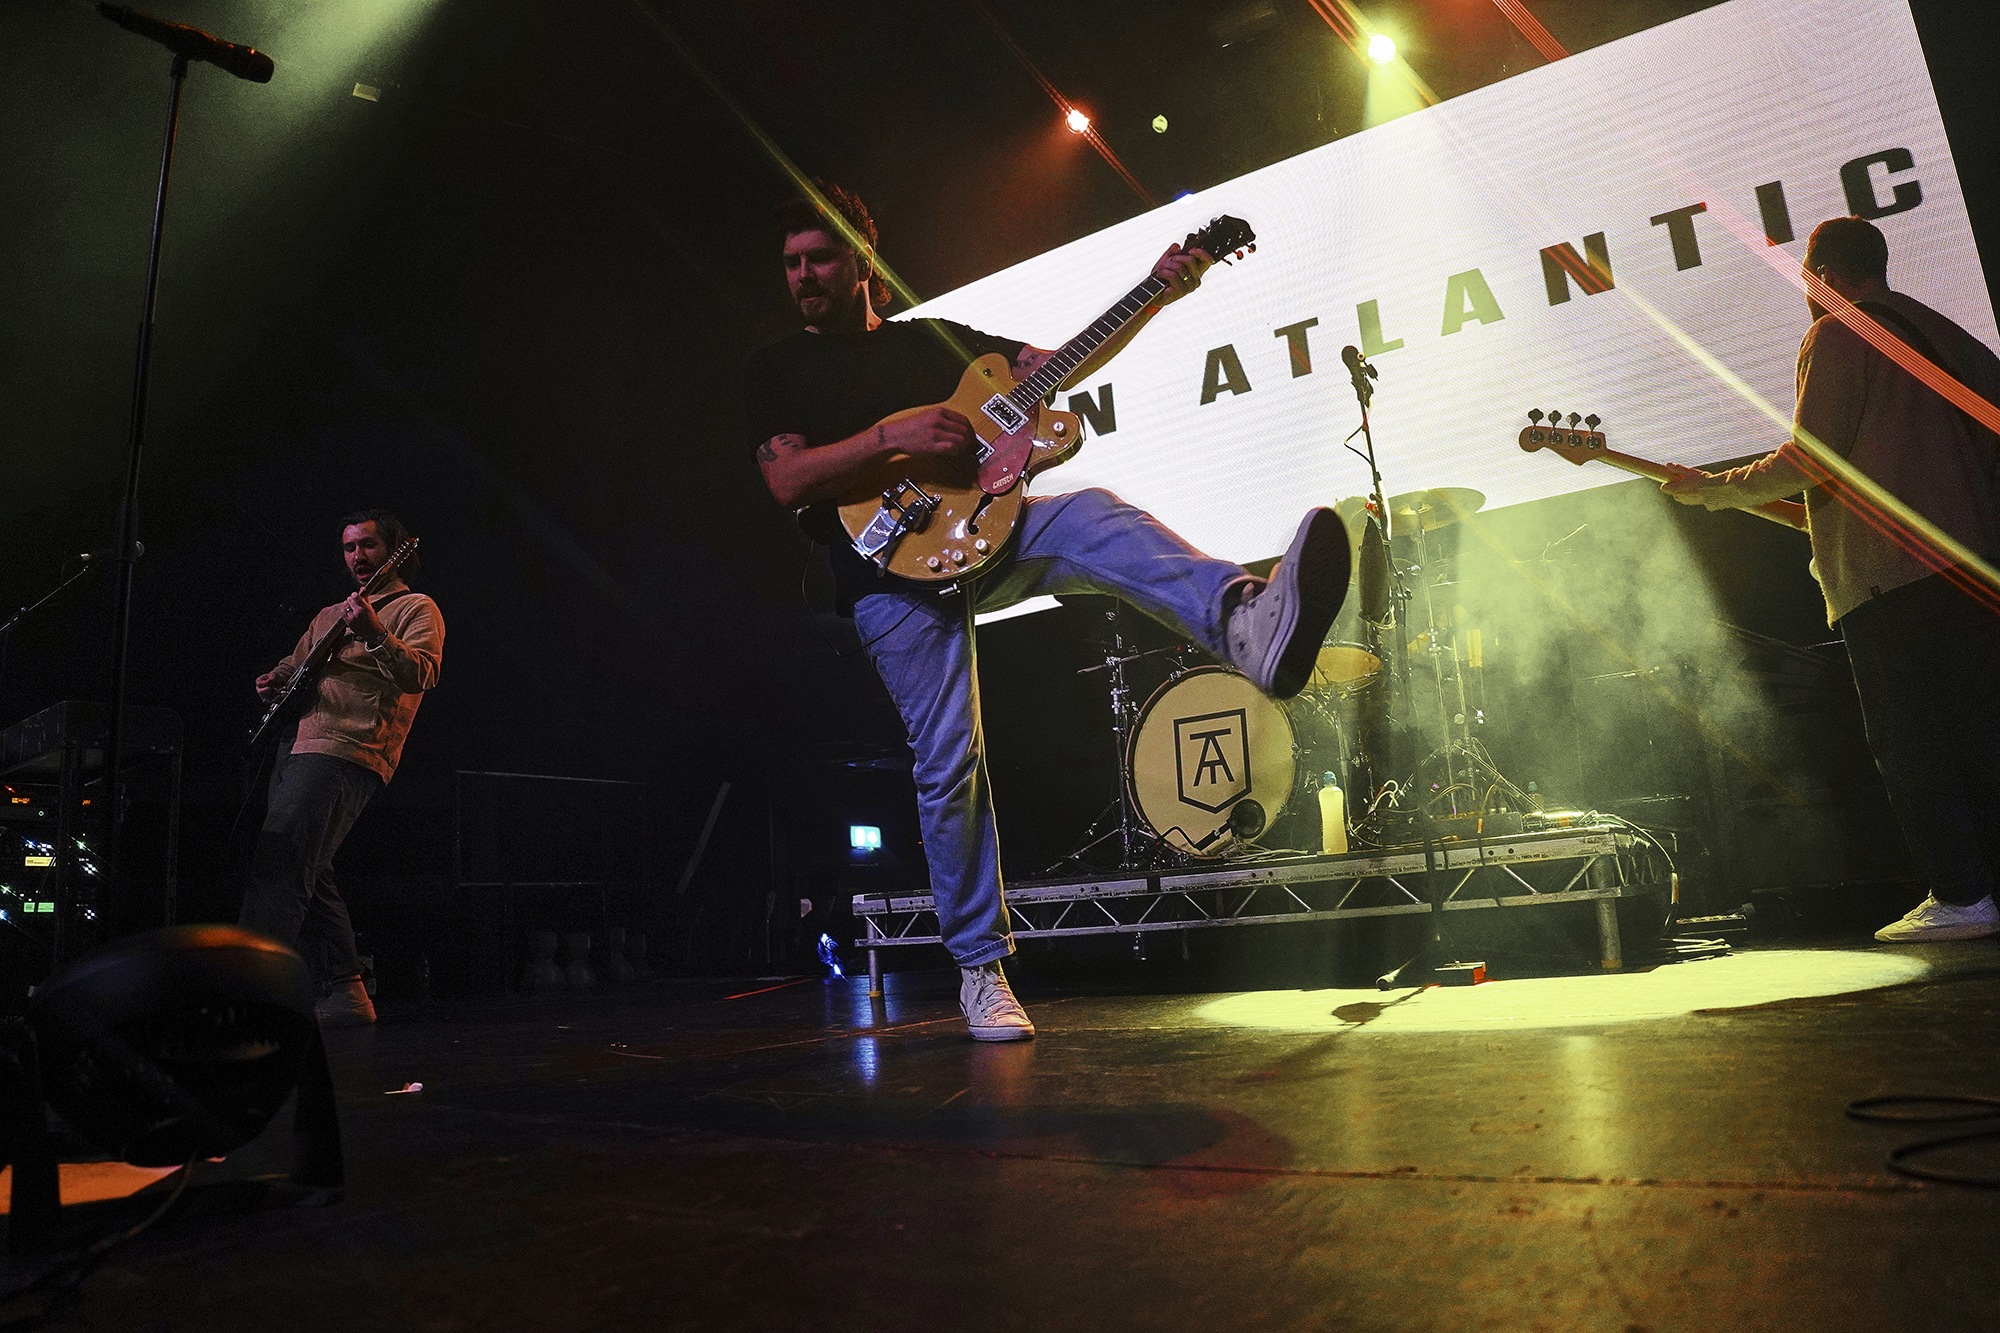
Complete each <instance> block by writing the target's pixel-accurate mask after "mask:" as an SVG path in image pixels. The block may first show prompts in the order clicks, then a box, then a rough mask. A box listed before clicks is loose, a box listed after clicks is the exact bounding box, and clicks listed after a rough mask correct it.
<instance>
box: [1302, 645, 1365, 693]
mask: <svg viewBox="0 0 2000 1333" xmlns="http://www.w3.org/2000/svg"><path fill="white" fill-rule="evenodd" d="M1381 670H1382V659H1381V658H1379V657H1377V656H1375V654H1373V653H1371V652H1369V651H1368V650H1367V649H1366V648H1357V647H1355V646H1354V645H1353V644H1347V643H1329V644H1326V645H1324V646H1323V647H1322V648H1321V649H1320V650H1319V657H1318V660H1316V661H1315V662H1314V663H1313V671H1312V679H1311V680H1310V681H1309V682H1308V683H1307V687H1306V688H1308V689H1313V690H1334V691H1338V692H1342V693H1345V692H1347V691H1349V690H1358V689H1360V688H1361V687H1362V686H1364V685H1366V684H1368V682H1369V681H1372V680H1374V679H1375V676H1376V674H1377V673H1378V672H1380V671H1381Z"/></svg>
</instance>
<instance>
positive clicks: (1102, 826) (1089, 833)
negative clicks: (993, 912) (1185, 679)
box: [1042, 601, 1185, 874]
mask: <svg viewBox="0 0 2000 1333" xmlns="http://www.w3.org/2000/svg"><path fill="white" fill-rule="evenodd" d="M1121 607H1122V603H1119V602H1116V601H1114V602H1113V603H1112V604H1111V609H1110V610H1109V611H1106V612H1105V613H1104V619H1105V620H1106V621H1107V622H1108V623H1109V624H1110V626H1111V642H1110V643H1109V644H1108V645H1106V653H1105V657H1104V660H1103V661H1102V662H1099V663H1098V664H1097V665H1095V666H1087V667H1084V668H1083V669H1082V670H1080V671H1078V672H1077V673H1076V674H1077V675H1079V676H1088V675H1094V674H1095V673H1097V672H1099V671H1103V672H1106V673H1108V677H1109V680H1110V703H1111V745H1112V760H1113V768H1114V771H1115V772H1116V773H1117V774H1118V779H1117V780H1118V794H1117V795H1116V796H1114V797H1113V798H1112V800H1111V803H1110V804H1109V805H1107V806H1105V807H1104V809H1103V810H1102V811H1101V812H1100V813H1099V814H1098V816H1097V818H1096V819H1094V820H1092V821H1091V822H1090V827H1089V828H1087V829H1085V830H1084V831H1083V839H1082V841H1081V842H1080V843H1078V845H1077V846H1076V848H1075V849H1074V850H1073V851H1071V852H1070V853H1069V854H1068V855H1066V856H1063V857H1062V858H1060V859H1059V860H1057V861H1055V862H1053V863H1051V864H1050V865H1049V866H1048V868H1047V869H1045V870H1044V871H1042V873H1043V874H1048V873H1050V872H1052V871H1055V870H1059V869H1061V868H1062V867H1064V866H1069V865H1077V864H1080V863H1081V862H1082V861H1083V858H1084V857H1085V856H1087V855H1088V854H1089V853H1090V852H1092V851H1094V850H1096V849H1097V848H1098V847H1100V846H1102V845H1103V844H1104V843H1106V842H1109V841H1111V840H1112V839H1114V838H1115V839H1117V842H1118V864H1117V866H1116V869H1119V870H1138V869H1141V868H1144V867H1149V866H1152V865H1157V864H1158V860H1159V855H1160V853H1161V852H1162V851H1168V852H1172V853H1173V855H1174V856H1175V857H1177V858H1180V857H1181V854H1180V852H1178V851H1177V850H1175V849H1174V848H1173V847H1172V846H1170V845H1169V844H1168V843H1167V842H1166V840H1165V839H1164V838H1162V837H1161V836H1160V835H1159V834H1157V833H1154V832H1153V831H1152V829H1150V828H1149V827H1147V825H1146V823H1145V821H1144V820H1142V819H1140V818H1139V812H1138V811H1137V810H1136V809H1134V808H1133V805H1132V788H1131V784H1130V783H1128V782H1127V781H1126V780H1125V761H1126V756H1127V755H1128V754H1130V753H1131V741H1132V728H1133V725H1134V724H1135V723H1137V721H1138V719H1139V706H1138V704H1136V703H1134V702H1133V699H1132V686H1131V684H1130V683H1129V682H1128V681H1127V680H1126V679H1125V667H1126V664H1127V663H1130V662H1137V661H1139V660H1140V659H1141V658H1145V657H1152V656H1154V655H1155V654H1157V653H1162V652H1167V651H1169V650H1168V649H1164V648H1151V649H1147V650H1146V651H1144V652H1136V653H1128V652H1126V651H1125V649H1126V644H1125V636H1124V633H1123V631H1122V629H1121V628H1120V625H1119V612H1120V610H1121ZM1114 818H1115V819H1116V823H1115V824H1114V823H1112V821H1113V819H1114ZM1107 825H1110V827H1107ZM1142 848H1143V849H1144V854H1143V855H1142V850H1141V849H1142ZM1181 859H1185V858H1181Z"/></svg>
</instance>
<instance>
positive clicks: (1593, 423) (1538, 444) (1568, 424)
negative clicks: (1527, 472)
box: [1521, 408, 1605, 467]
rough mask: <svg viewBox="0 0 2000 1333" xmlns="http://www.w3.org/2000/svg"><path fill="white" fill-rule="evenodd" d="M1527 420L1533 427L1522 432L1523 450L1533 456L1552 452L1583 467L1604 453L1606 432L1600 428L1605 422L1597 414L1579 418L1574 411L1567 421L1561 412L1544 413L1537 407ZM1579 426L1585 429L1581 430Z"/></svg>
mask: <svg viewBox="0 0 2000 1333" xmlns="http://www.w3.org/2000/svg"><path fill="white" fill-rule="evenodd" d="M1528 420H1529V421H1530V422H1531V423H1533V424H1531V425H1530V426H1529V427H1528V428H1527V429H1526V430H1524V431H1522V432H1521V447H1522V448H1523V449H1525V450H1527V451H1528V452H1529V453H1531V454H1532V453H1534V452H1535V451H1536V450H1537V449H1551V450H1554V451H1555V452H1556V453H1558V454H1560V455H1562V456H1563V457H1564V458H1567V459H1568V460H1569V461H1570V462H1572V463H1575V464H1576V465H1577V466H1578V467H1582V466H1583V465H1584V464H1585V463H1588V462H1589V461H1590V460H1591V459H1592V458H1594V457H1596V456H1598V455H1600V454H1602V453H1603V452H1604V448H1605V444H1604V432H1603V431H1601V430H1599V429H1597V428H1598V426H1599V425H1600V424H1602V422H1601V418H1599V417H1598V416H1597V415H1596V414H1595V413H1592V414H1591V415H1590V416H1587V417H1580V416H1578V415H1577V414H1576V413H1574V412H1572V413H1570V414H1569V417H1568V419H1567V420H1565V419H1564V417H1563V414H1562V413H1560V412H1548V413H1544V412H1543V411H1542V410H1541V409H1540V408H1536V409H1535V410H1534V411H1532V412H1530V413H1528ZM1578 426H1581V427H1583V429H1582V430H1578V429H1577V427H1578Z"/></svg>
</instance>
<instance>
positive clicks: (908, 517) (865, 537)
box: [854, 481, 938, 569]
mask: <svg viewBox="0 0 2000 1333" xmlns="http://www.w3.org/2000/svg"><path fill="white" fill-rule="evenodd" d="M937 507H938V497H937V496H935V495H931V494H929V493H928V492H926V491H925V490H924V488H923V487H921V486H919V485H917V484H916V483H915V482H908V481H906V482H904V483H903V484H902V485H900V486H892V487H890V488H889V489H888V490H886V491H883V492H882V507H881V508H880V509H878V510H876V511H875V517H874V518H872V519H870V520H868V526H867V527H865V528H863V529H862V530H861V535H860V536H858V537H856V538H855V539H854V549H855V550H856V551H858V552H860V553H861V555H862V556H863V557H864V558H866V559H868V560H872V561H873V562H874V563H875V567H876V568H878V569H886V568H888V565H889V552H890V550H891V549H893V548H894V547H895V545H896V543H897V542H899V541H901V540H902V539H903V538H904V537H906V536H908V535H909V534H910V533H912V532H922V531H923V530H924V529H925V528H926V527H927V526H929V524H930V521H931V515H932V514H935V513H936V512H937Z"/></svg>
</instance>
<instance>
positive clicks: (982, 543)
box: [972, 537, 986, 555]
mask: <svg viewBox="0 0 2000 1333" xmlns="http://www.w3.org/2000/svg"><path fill="white" fill-rule="evenodd" d="M972 549H973V550H975V551H977V552H979V554H981V555H985V554H986V539H985V538H984V537H981V538H980V539H979V540H978V541H976V542H974V543H973V544H972Z"/></svg>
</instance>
